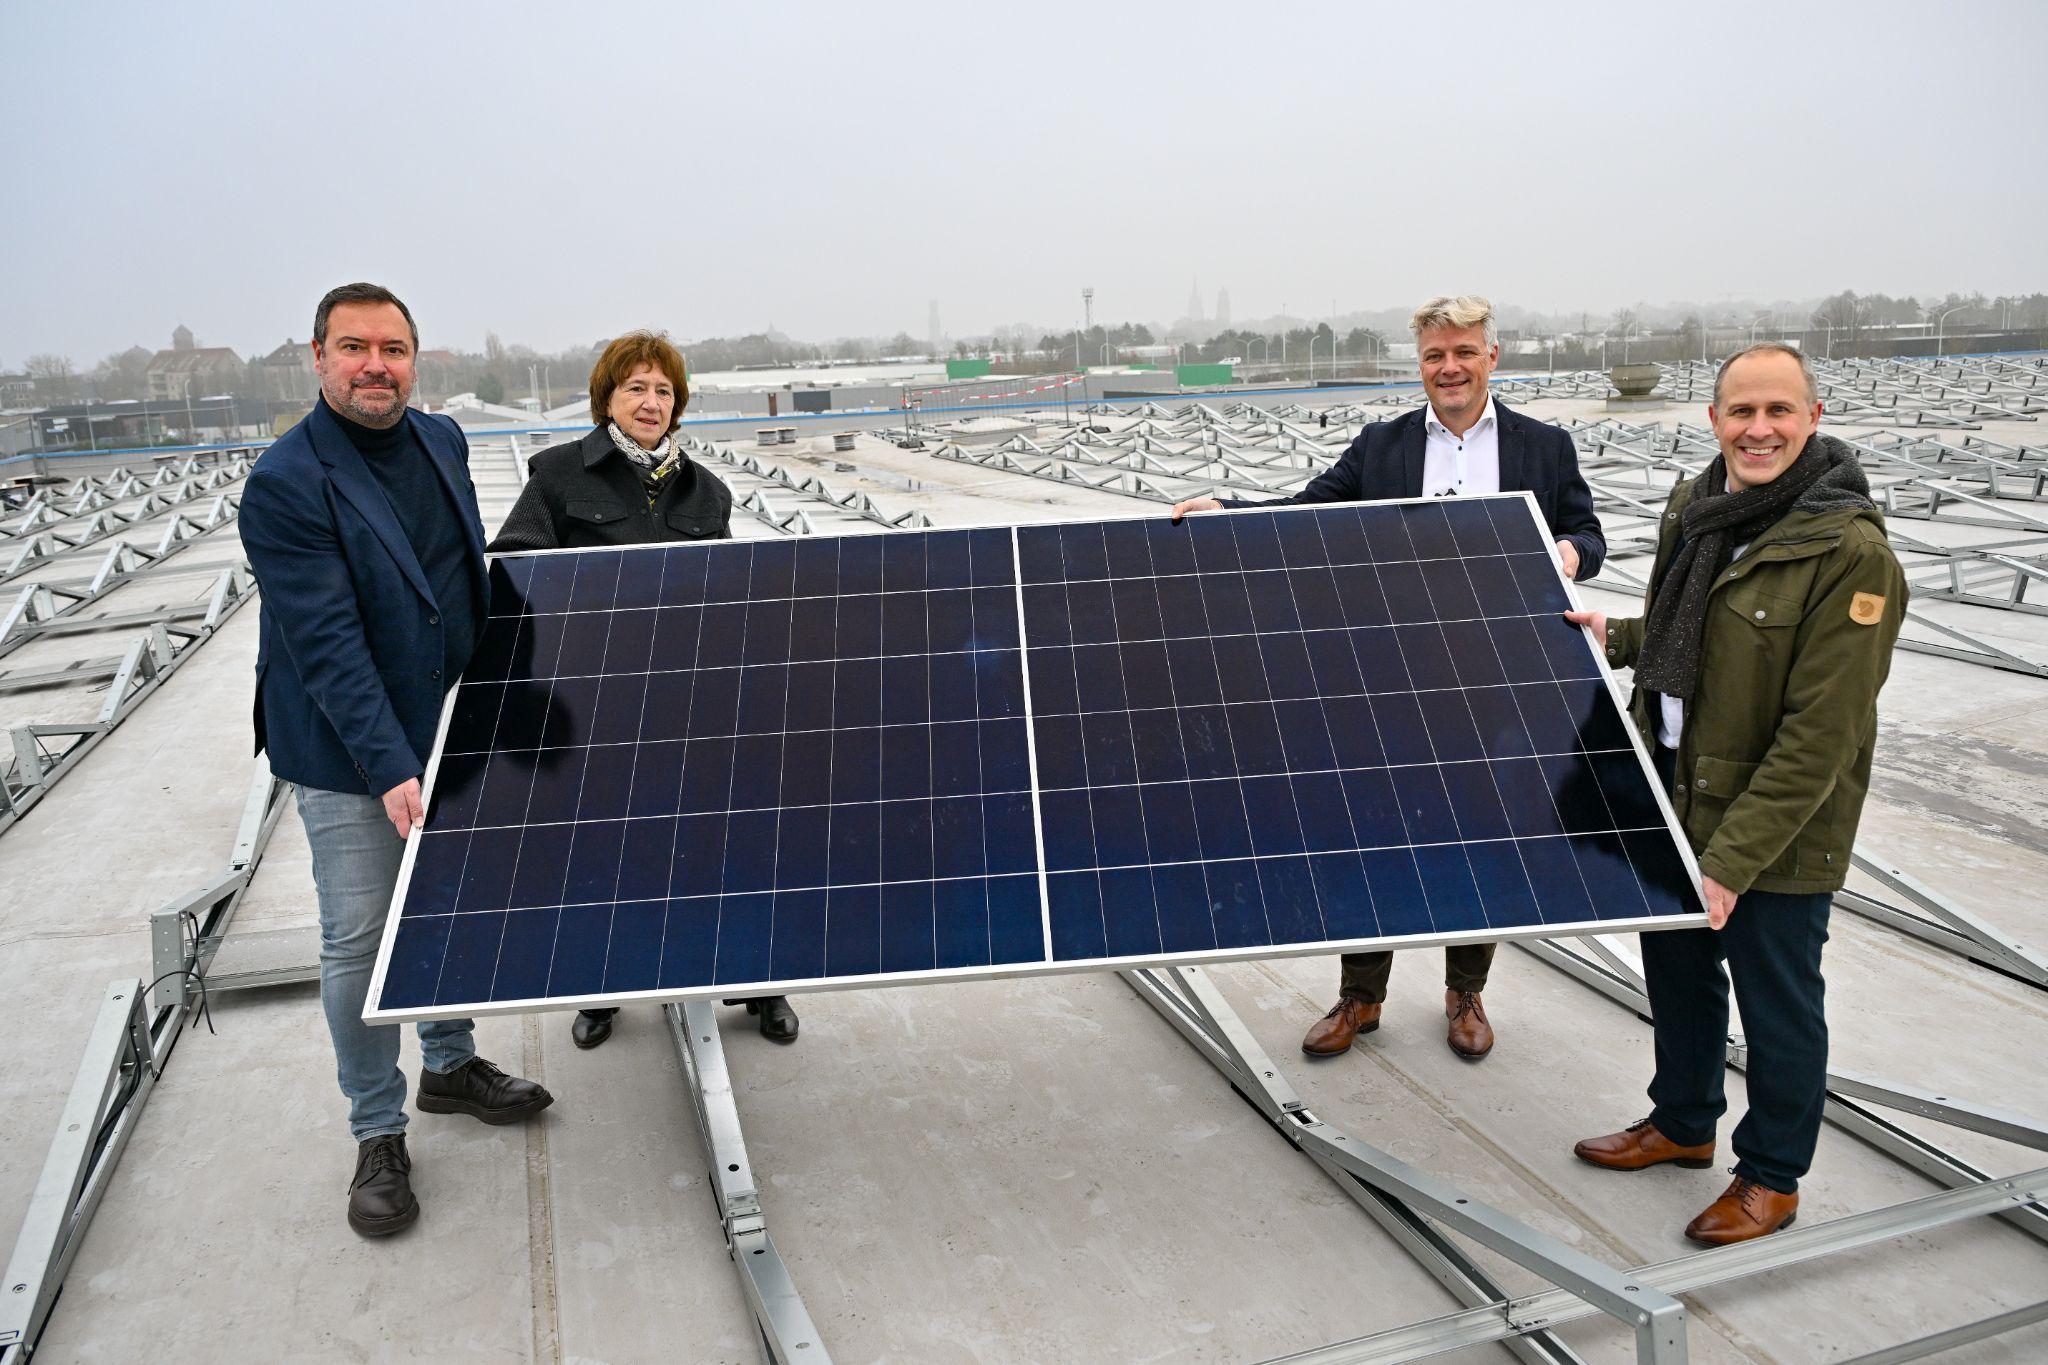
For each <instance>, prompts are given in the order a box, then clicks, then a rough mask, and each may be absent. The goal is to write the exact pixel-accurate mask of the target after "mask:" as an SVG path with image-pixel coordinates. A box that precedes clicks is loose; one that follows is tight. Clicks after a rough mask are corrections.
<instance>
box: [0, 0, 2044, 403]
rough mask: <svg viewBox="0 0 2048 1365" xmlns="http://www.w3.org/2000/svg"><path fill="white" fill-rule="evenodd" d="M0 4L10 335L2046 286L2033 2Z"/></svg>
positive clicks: (595, 331) (457, 341)
mask: <svg viewBox="0 0 2048 1365" xmlns="http://www.w3.org/2000/svg"><path fill="white" fill-rule="evenodd" d="M393 13H394V12H392V11H384V10H372V9H361V8H353V9H351V8H343V7H332V8H329V9H325V10H319V11H315V10H312V9H309V8H306V7H302V6H271V5H260V4H255V3H240V4H236V3H197V4H192V5H185V6H177V7H149V8H144V7H140V6H126V5H124V6H117V7H113V8H110V9H101V8H95V7H80V6H35V7H31V6H25V5H14V6H9V7H7V8H6V9H4V10H0V50H5V51H6V52H7V54H8V58H9V60H8V61H7V63H6V66H7V68H8V75H7V79H6V83H5V84H4V85H0V118H4V126H5V127H6V128H7V129H8V130H9V131H10V133H11V134H12V136H11V137H9V138H8V139H6V142H5V144H4V149H0V167H4V173H5V182H6V184H7V185H8V186H9V194H8V208H7V210H6V212H5V213H4V214H0V255H4V259H5V260H6V263H7V280H8V283H7V287H6V288H5V290H4V291H0V369H12V368H18V367H19V366H20V365H21V364H22V362H23V360H24V358H25V357H26V356H28V355H29V354H31V353H36V352H57V353H61V354H64V355H67V356H69V357H70V358H71V360H72V361H73V362H74V363H75V364H76V365H77V366H78V368H80V369H81V370H84V369H90V368H91V366H92V365H93V364H94V363H95V362H97V361H98V360H99V359H100V358H101V357H103V356H105V355H107V354H108V353H109V352H112V351H116V350H119V349H122V348H124V347H126V346H129V345H131V344H136V343H139V344H142V345H144V346H147V347H151V348H155V347H160V346H165V345H168V344H169V334H170V331H171V328H172V327H173V326H175V325H177V324H179V323H182V324H184V325H186V326H188V327H190V328H191V329H192V331H193V332H194V333H195V334H196V335H197V337H198V338H199V341H200V343H201V344H206V345H222V346H232V347H235V348H236V349H238V350H239V351H240V352H241V353H242V354H243V355H244V356H245V357H246V356H250V355H257V354H262V353H263V352H265V351H268V350H269V349H270V348H271V347H273V346H275V345H277V344H278V343H279V342H281V341H283V340H284V339H285V338H287V337H292V338H296V339H298V340H301V341H303V340H304V339H305V338H306V336H307V333H308V331H309V328H310V318H311V313H312V306H313V303H314V301H315V300H316V299H317V298H318V296H319V295H320V293H321V292H322V291H323V290H324V289H325V288H327V287H328V286H330V285H332V284H335V283H339V282H342V281H344V280H350V279H358V278H362V279H371V280H376V281H378V282H380V283H384V284H388V285H390V286H391V287H393V288H394V289H396V290H398V291H399V292H400V293H401V294H402V295H404V296H405V298H406V299H407V301H408V302H409V303H410V304H411V305H412V307H413V309H414V311H415V313H416V314H417V316H418V318H419V321H420V325H421V329H422V334H423V341H424V343H425V344H426V345H428V346H436V345H438V346H449V347H455V348H460V349H468V350H473V349H476V348H478V347H480V346H481V344H482V342H483V337H484V334H485V333H486V332H487V331H490V332H495V333H497V334H498V335H499V336H501V337H503V338H504V339H505V340H506V341H508V342H521V343H525V344H527V345H530V346H533V347H536V348H538V349H540V350H543V351H551V350H556V349H560V348H564V347H567V346H568V345H570V344H572V343H582V342H588V341H590V340H593V339H595V338H598V337H602V336H608V335H612V334H615V333H617V332H618V331H621V330H623V329H625V328H628V327H632V326H640V325H654V326H660V327H665V328H667V329H669V330H670V331H671V332H673V333H674V334H676V335H677V336H678V337H681V338H684V339H692V338H702V337H708V336H715V335H735V334H740V333H746V332H753V331H758V330H761V329H763V328H766V327H769V326H771V325H772V326H774V327H775V328H777V329H779V330H780V331H782V332H784V333H787V334H789V335H791V336H795V337H799V338H804V339H813V340H825V339H829V338H832V337H837V336H844V335H881V334H886V333H891V332H896V331H904V332H908V333H910V334H911V335H913V336H916V337H920V338H921V337H923V336H925V335H926V333H927V330H928V325H927V307H928V304H929V302H930V301H931V300H937V302H938V307H939V310H940V315H941V322H942V325H943V328H944V330H945V331H946V332H947V333H948V334H951V335H967V334H976V333H986V332H988V331H989V330H991V329H993V328H995V327H997V326H1002V325H1007V324H1012V323H1018V322H1031V323H1035V324H1042V325H1044V326H1046V327H1048V328H1065V327H1069V326H1072V325H1073V324H1075V323H1076V322H1078V321H1079V315H1080V312H1081V301H1080V290H1081V288H1082V286H1084V285H1088V286H1093V288H1094V289H1095V301H1094V316H1095V319H1096V320H1097V321H1098V322H1102V321H1124V320H1131V321H1147V322H1153V323H1160V322H1170V321H1171V320H1173V319H1175V318H1178V317H1180V316H1181V315H1182V314H1184V313H1185V312H1186V311H1187V304H1188V296H1189V291H1190V288H1191V286H1192V285H1193V284H1194V283H1195V282H1197V281H1199V284H1200V287H1201V291H1202V297H1203V303H1204V307H1205V308H1207V309H1211V310H1213V308H1214V305H1215V298H1216V291H1217V289H1218V288H1219V287H1223V288H1227V289H1228V290H1229V292H1230V297H1231V303H1232V310H1233V313H1234V315H1235V316H1236V317H1237V318H1239V319H1247V318H1257V317H1265V316H1269V315H1272V314H1276V313H1279V312H1280V311H1281V310H1282V309H1283V308H1285V309H1286V310H1287V311H1288V312H1291V313H1292V314H1294V315H1295V316H1297V317H1303V318H1319V317H1323V316H1326V315H1328V314H1330V313H1331V312H1332V311H1333V310H1334V311H1335V312H1336V313H1338V314H1343V313H1347V312H1358V311H1363V310H1369V309H1371V310H1378V309H1387V308H1395V307H1405V306H1407V305H1409V304H1411V303H1413V302H1415V301H1417V300H1419V299H1421V298H1422V297H1425V296H1427V295H1429V294H1432V293H1435V292H1439V291H1444V290H1454V291H1455V290H1471V291H1476V292H1481V293H1485V294H1488V295H1490V296H1492V297H1493V298H1495V299H1496V300H1499V301H1504V302H1508V303H1511V304H1515V305H1519V306H1521V307H1524V308H1532V309H1539V310H1545V311H1550V310H1556V311H1566V310H1569V311H1574V312H1576V311H1579V310H1588V311H1591V312H1593V313H1594V314H1595V315H1596V316H1597V315H1598V314H1599V313H1600V312H1602V311H1610V310H1613V309H1616V308H1620V307H1634V306H1636V305H1637V304H1638V303H1639V302H1648V303H1650V304H1652V305H1656V304H1658V303H1663V302H1671V301H1678V300H1699V301H1703V302H1711V301H1714V300H1720V299H1731V298H1756V299H1774V298H1790V299H1803V298H1812V297H1816V296H1819V295H1823V294H1828V293H1833V292H1835V291H1837V290H1841V289H1855V290H1859V291H1879V292H1886V293H1892V294H1901V295H1903V294H1909V293H1913V294H1921V295H1923V296H1924V295H1934V294H1940V293H1944V292H1947V291H1950V290H1957V291H1973V290H1974V291H1982V292H1984V293H1986V294H2002V293H2017V292H2030V291H2035V290H2040V289H2042V288H2044V287H2048V279H2044V275H2048V271H2044V269H2043V266H2044V264H2048V260H2044V257H2048V253H2044V251H2043V248H2042V246H2041V241H2042V234H2041V223H2042V222H2043V221H2044V219H2048V213H2044V210H2048V155H2044V151H2048V146H2044V143H2048V133H2044V128H2048V118H2044V115H2048V82H2043V81H2042V80H2041V79H2040V75H2039V71H2038V60H2039V58H2038V54H2039V53H2040V52H2042V51H2044V50H2048V6H2043V5H2040V4H2036V3H2030V2H2029V0H1978V2H1977V3H1964V4H1958V5H1954V6H1943V7H1935V6H1924V5H1915V4H1904V3H1890V2H1887V3H1859V4H1842V3H1829V4H1814V5H1801V6H1784V5H1761V4H1750V3H1743V4H1729V5H1723V6H1719V7H1714V8H1710V9H1705V10H1700V9H1693V10H1666V9H1663V8H1659V7H1649V6H1634V5H1614V6H1608V5H1590V4H1552V5H1546V6H1541V7H1517V8H1508V7H1505V6H1503V7H1499V8H1495V7H1492V6H1489V5H1484V4H1481V5H1468V6H1464V7H1461V8H1457V9H1451V10H1446V9H1443V8H1440V7H1423V6H1409V7H1405V8H1396V7H1384V6H1357V5H1304V6H1296V7H1288V8H1286V9H1282V10H1271V9H1252V8H1249V7H1243V6H1235V5H1220V4H1191V5H1184V6H1172V7H1167V6H1152V7H1102V6H1068V5H1058V4H1055V5H1039V6H1031V7H1003V8H994V7H985V6H970V7H961V6H941V5H925V4H918V5H883V6H869V7H859V8H853V7H841V6H832V7H814V6H748V7H725V8H721V9H717V10H711V9H698V8H696V7H688V8H685V7H672V6H667V5H656V4H651V3H646V4H598V5H589V6H563V5H545V6H543V5H519V4H501V5H482V4H474V3H451V4H445V5H435V6H429V7H420V8H419V9H417V10H411V11H405V12H403V13H402V14H400V15H399V17H397V18H392V17H390V16H391V15H392V14H393Z"/></svg>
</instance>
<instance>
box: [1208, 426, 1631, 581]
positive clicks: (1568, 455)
mask: <svg viewBox="0 0 2048 1365" xmlns="http://www.w3.org/2000/svg"><path fill="white" fill-rule="evenodd" d="M1422 413H1423V410H1422V409H1421V408H1416V409H1415V410H1413V411H1411V412H1404V413H1402V414H1401V415H1400V416H1399V417H1395V418H1392V419H1390V420H1388V421H1385V422H1374V423H1372V424H1371V425H1369V426H1368V427H1366V429H1365V430H1364V431H1361V432H1359V433H1358V439H1357V440H1355V441H1353V442H1352V443H1351V445H1350V447H1349V448H1348V449H1347V450H1345V452H1344V453H1343V454H1342V455H1340V456H1338V457H1337V463H1335V464H1333V465H1331V466H1330V467H1329V468H1328V469H1326V470H1324V471H1323V472H1322V473H1320V474H1318V475H1316V477H1315V478H1313V479H1311V480H1309V482H1308V484H1307V486H1305V487H1304V488H1303V489H1302V490H1301V491H1300V492H1299V493H1296V494H1295V495H1294V496H1292V497H1288V498H1281V499H1279V502H1278V503H1274V502H1248V501H1244V500H1241V499H1236V498H1232V499H1218V501H1220V502H1223V503H1224V505H1225V506H1227V507H1261V506H1267V507H1270V506H1277V505H1279V503H1306V502H1367V501H1373V500H1377V499H1382V498H1419V497H1421V496H1422V460H1423V455H1424V453H1425V452H1426V450H1427V449H1428V443H1429V442H1428V433H1427V432H1426V431H1424V429H1423V422H1422ZM1493 415H1494V420H1495V421H1496V422H1497V423H1498V424H1499V428H1500V488H1501V492H1503V493H1519V492H1522V491H1524V490H1527V491H1528V492H1530V493H1533V494H1534V495H1535V497H1536V506H1537V507H1538V508H1540V509H1541V510H1542V512H1543V521H1544V524H1545V525H1547V526H1548V527H1549V528H1550V534H1551V536H1552V537H1553V538H1554V539H1558V540H1569V541H1570V542H1571V543H1572V544H1573V545H1574V546H1575V547H1577V549H1578V552H1579V576H1578V581H1579V582H1581V583H1583V582H1585V581H1586V580H1587V579H1589V578H1591V577H1592V576H1593V575H1594V574H1596V573H1598V572H1600V564H1601V561H1603V560H1605V559H1606V558H1607V538H1606V537H1605V536H1603V535H1601V534H1600V518H1599V517H1597V516H1595V515H1594V514H1593V493H1592V490H1591V489H1589V488H1587V487H1586V479H1585V476H1584V475H1582V474H1581V473H1579V452H1578V447H1576V446H1574V445H1573V444H1572V437H1571V433H1570V432H1568V431H1566V430H1564V429H1563V428H1561V427H1554V426H1552V425H1550V423H1548V422H1539V421H1537V420H1536V419H1535V418H1533V417H1524V416H1523V415H1522V414H1521V413H1519V412H1516V411H1514V410H1513V409H1512V408H1510V407H1508V406H1507V405H1506V404H1505V403H1503V402H1501V401H1500V400H1499V399H1498V398H1496V399H1494V400H1493Z"/></svg>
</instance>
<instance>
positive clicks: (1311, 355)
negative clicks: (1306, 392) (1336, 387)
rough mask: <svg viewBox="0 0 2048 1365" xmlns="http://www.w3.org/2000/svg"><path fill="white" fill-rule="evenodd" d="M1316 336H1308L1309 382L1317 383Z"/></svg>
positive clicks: (1312, 333) (1311, 333) (1313, 334)
mask: <svg viewBox="0 0 2048 1365" xmlns="http://www.w3.org/2000/svg"><path fill="white" fill-rule="evenodd" d="M1316 340H1317V338H1316V334H1315V333H1314V332H1310V333H1309V334H1308V382H1309V383H1311V384H1313V383H1315V382H1316Z"/></svg>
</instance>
